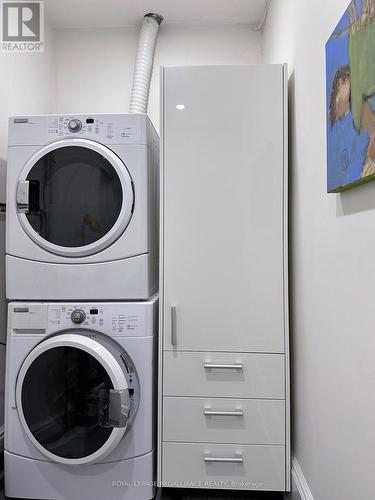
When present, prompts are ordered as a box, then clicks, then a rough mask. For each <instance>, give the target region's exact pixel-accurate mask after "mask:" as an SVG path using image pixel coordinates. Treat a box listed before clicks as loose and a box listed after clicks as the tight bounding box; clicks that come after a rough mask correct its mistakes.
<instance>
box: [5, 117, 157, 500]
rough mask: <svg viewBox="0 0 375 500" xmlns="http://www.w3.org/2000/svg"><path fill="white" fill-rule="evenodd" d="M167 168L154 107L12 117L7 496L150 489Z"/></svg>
mask: <svg viewBox="0 0 375 500" xmlns="http://www.w3.org/2000/svg"><path fill="white" fill-rule="evenodd" d="M158 172H159V139H158V136H157V134H156V132H155V130H154V128H153V126H152V124H151V122H150V120H149V118H148V117H147V115H146V114H127V115H78V116H66V115H59V116H51V115H48V116H28V117H24V116H22V117H14V118H11V119H10V132H9V154H8V171H7V173H8V178H7V183H8V187H7V192H8V198H7V256H6V269H7V277H6V279H7V283H6V286H7V297H8V299H9V300H10V301H11V302H10V304H9V311H8V313H9V314H8V344H7V367H6V400H5V425H6V435H5V484H6V495H7V496H9V497H17V498H38V499H59V500H85V499H92V498H107V499H109V500H111V499H113V500H120V499H121V500H125V499H126V500H149V499H151V498H153V494H154V484H153V480H154V463H155V459H154V438H155V435H154V429H155V422H154V414H155V411H154V399H155V397H154V395H155V391H154V385H155V379H156V377H155V364H156V356H155V352H156V349H155V345H156V331H157V295H156V294H157V291H158V211H159V207H158V204H159V201H158Z"/></svg>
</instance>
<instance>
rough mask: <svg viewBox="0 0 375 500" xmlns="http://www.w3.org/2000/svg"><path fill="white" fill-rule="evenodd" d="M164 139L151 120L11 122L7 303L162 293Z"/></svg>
mask: <svg viewBox="0 0 375 500" xmlns="http://www.w3.org/2000/svg"><path fill="white" fill-rule="evenodd" d="M158 177H159V138H158V136H157V134H156V132H155V130H154V128H153V126H152V124H151V121H150V119H149V118H148V116H147V115H145V114H118V115H104V114H103V115H43V116H27V117H13V118H11V119H10V128H9V149H8V167H7V241H6V252H7V257H6V266H7V271H6V276H7V277H6V281H7V297H8V299H10V300H128V299H132V300H133V299H142V300H144V299H148V298H150V297H152V296H153V295H154V294H155V293H157V289H158V246H159V245H158V211H159V207H158V204H159V201H158V199H159V198H158V192H159V181H158Z"/></svg>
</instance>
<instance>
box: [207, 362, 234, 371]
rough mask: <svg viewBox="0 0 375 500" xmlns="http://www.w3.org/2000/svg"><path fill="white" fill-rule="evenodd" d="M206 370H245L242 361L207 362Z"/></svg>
mask: <svg viewBox="0 0 375 500" xmlns="http://www.w3.org/2000/svg"><path fill="white" fill-rule="evenodd" d="M204 367H205V369H206V370H211V369H212V370H243V365H242V364H241V363H232V364H220V363H205V364H204Z"/></svg>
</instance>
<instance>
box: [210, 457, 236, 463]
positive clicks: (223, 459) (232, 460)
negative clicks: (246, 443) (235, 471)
mask: <svg viewBox="0 0 375 500" xmlns="http://www.w3.org/2000/svg"><path fill="white" fill-rule="evenodd" d="M203 460H204V461H205V462H206V463H208V464H209V463H228V464H243V457H204V459H203Z"/></svg>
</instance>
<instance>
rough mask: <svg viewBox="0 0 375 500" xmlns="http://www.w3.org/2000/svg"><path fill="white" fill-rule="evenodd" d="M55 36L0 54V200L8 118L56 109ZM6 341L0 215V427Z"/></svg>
mask: <svg viewBox="0 0 375 500" xmlns="http://www.w3.org/2000/svg"><path fill="white" fill-rule="evenodd" d="M54 51H55V46H54V36H53V33H52V31H51V29H50V28H49V27H48V26H47V27H46V33H45V52H44V53H41V54H32V53H25V54H15V53H4V52H0V73H1V78H0V201H2V202H4V201H5V196H6V194H5V193H6V189H5V185H6V158H7V144H8V118H9V116H12V115H15V114H31V113H49V112H53V111H54V110H55V69H54ZM5 339H6V300H5V217H4V215H0V425H2V424H3V397H4V385H3V384H4V371H3V370H4V354H5V346H4V343H5Z"/></svg>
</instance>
